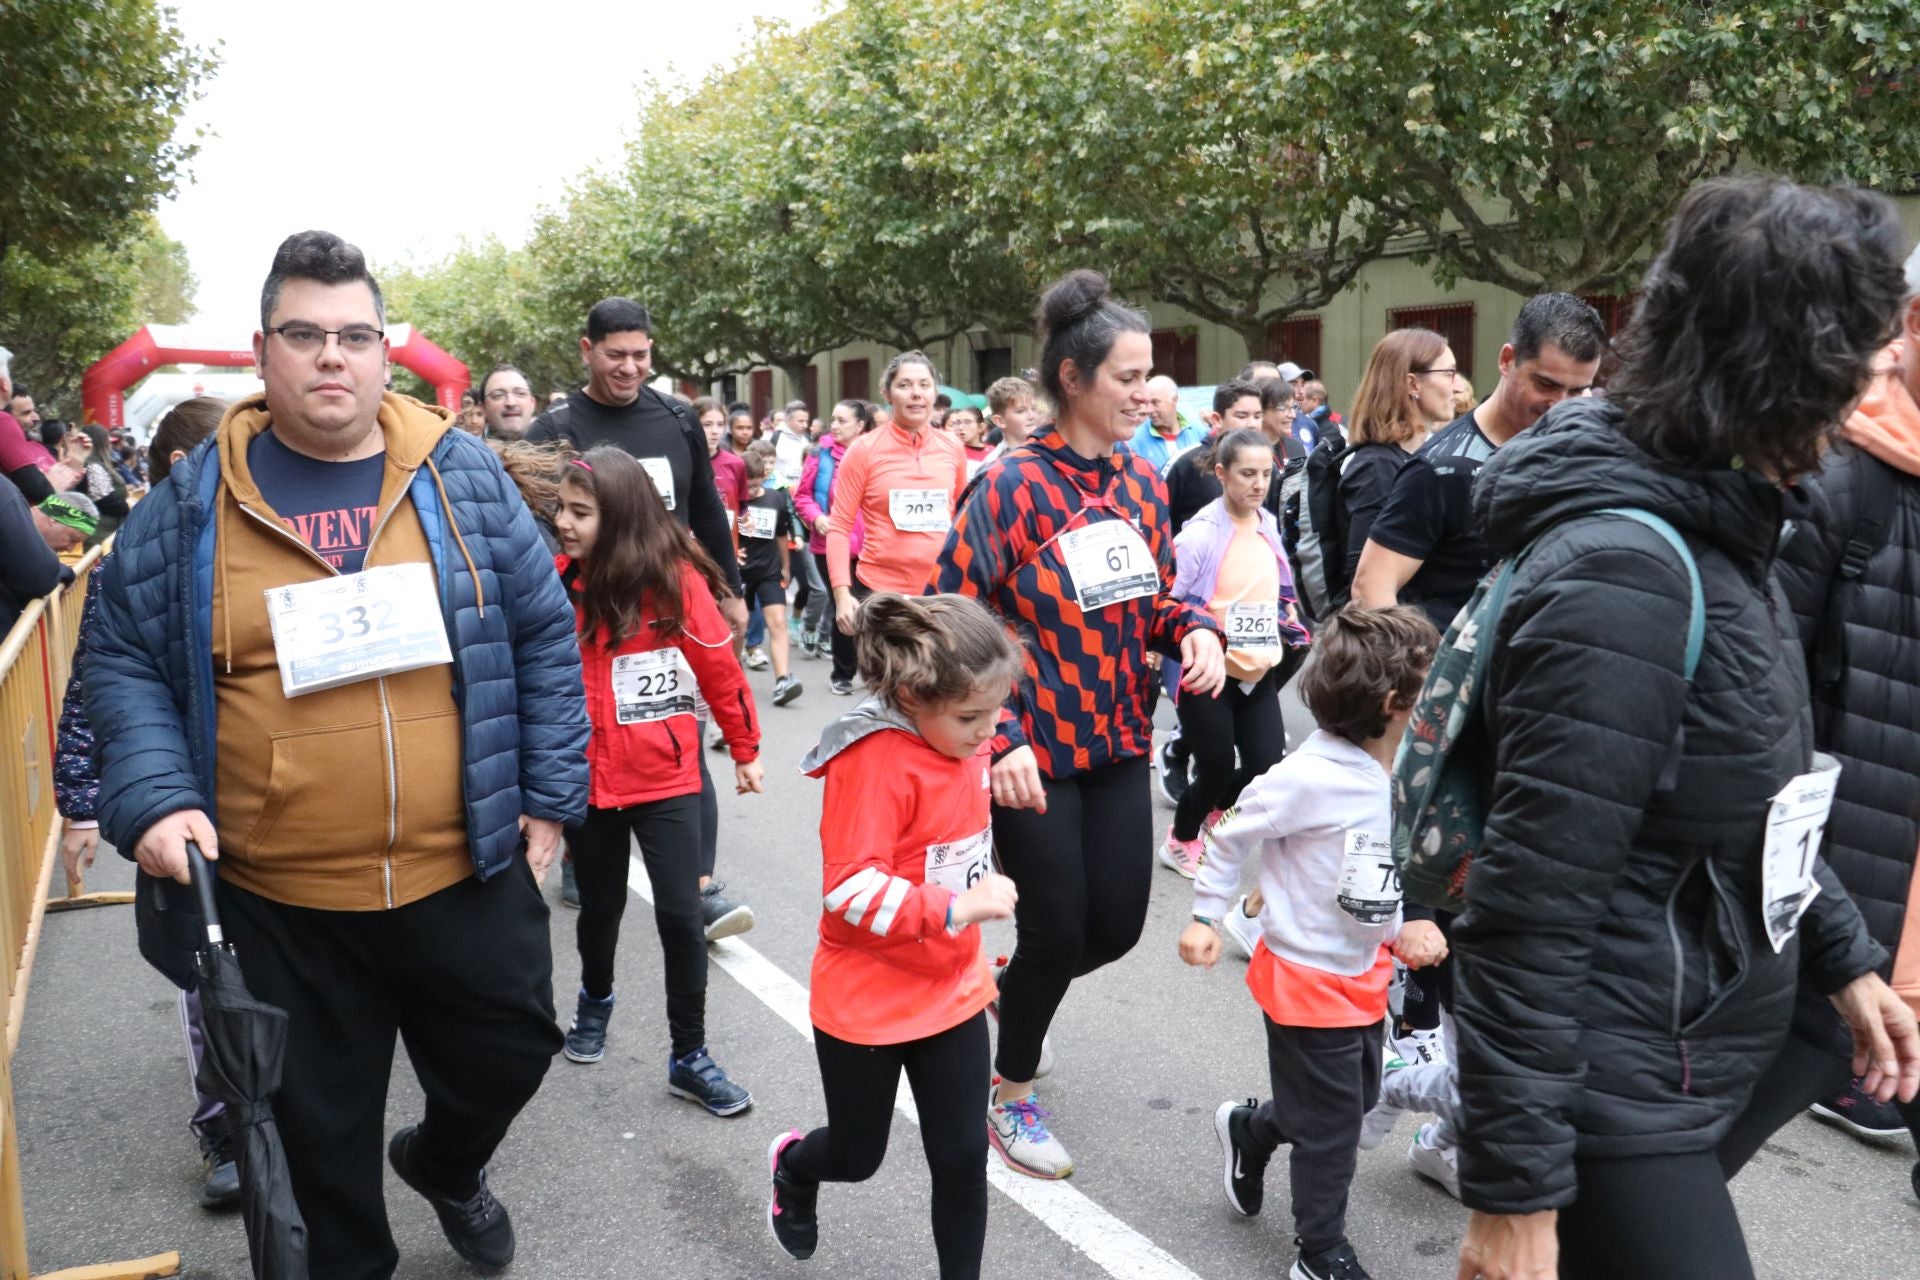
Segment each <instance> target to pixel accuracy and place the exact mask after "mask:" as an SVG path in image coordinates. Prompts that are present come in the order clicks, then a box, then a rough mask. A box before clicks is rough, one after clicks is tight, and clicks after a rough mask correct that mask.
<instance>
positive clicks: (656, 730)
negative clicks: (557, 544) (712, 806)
mask: <svg viewBox="0 0 1920 1280" xmlns="http://www.w3.org/2000/svg"><path fill="white" fill-rule="evenodd" d="M554 567H555V568H556V569H558V570H559V571H560V580H561V581H562V582H563V583H565V584H566V586H567V592H568V594H569V595H571V596H573V597H574V603H573V617H574V629H575V630H576V631H578V630H579V628H580V622H581V614H580V601H579V577H580V573H579V570H578V569H576V568H575V567H574V564H573V561H572V559H571V557H568V556H556V557H555V558H554ZM680 590H681V602H680V607H681V616H682V618H683V619H684V625H683V626H682V628H681V631H680V634H678V635H676V636H674V637H672V638H671V639H665V638H662V637H661V635H660V633H659V628H657V627H655V626H653V625H652V624H651V623H644V624H643V625H642V626H641V628H640V630H639V631H638V632H636V633H635V634H634V635H631V636H629V637H628V638H627V639H626V640H625V641H623V642H622V643H621V644H620V645H618V646H617V647H611V648H610V647H609V646H608V644H607V634H606V630H605V629H604V628H602V629H600V630H598V631H597V632H595V634H593V635H591V636H586V635H583V636H581V637H580V674H581V676H582V677H583V678H584V679H585V681H586V686H587V718H588V719H589V720H590V721H592V722H593V737H592V738H591V740H589V741H588V743H587V764H588V766H589V767H590V768H591V770H592V779H591V781H590V782H589V783H588V787H587V803H588V804H590V805H592V806H593V807H594V808H596V809H624V808H626V807H627V806H628V805H635V804H646V803H648V802H649V801H653V800H666V799H669V798H671V797H673V796H685V795H692V794H693V793H694V792H696V791H698V790H700V725H699V722H698V721H697V720H695V719H694V704H695V702H696V700H697V698H696V693H697V694H699V695H704V696H705V697H706V700H707V704H708V705H709V706H711V707H712V708H713V718H714V719H715V720H717V721H719V723H720V731H721V732H722V733H724V734H726V735H727V748H728V750H729V751H731V752H732V753H733V758H734V759H735V760H736V761H738V762H740V763H742V764H744V763H746V762H747V761H749V760H752V759H754V758H756V757H757V756H759V754H760V718H759V717H758V716H757V715H755V714H754V710H753V692H752V691H751V690H750V689H748V688H747V676H746V673H745V672H744V671H742V670H741V669H740V664H739V663H738V662H736V661H735V660H734V657H733V631H732V629H731V628H729V627H728V626H727V621H726V619H725V618H722V617H721V616H720V607H719V606H718V605H716V604H715V603H714V602H713V592H711V591H710V590H708V589H707V581H706V579H705V578H703V577H701V576H700V572H699V570H697V569H695V568H694V567H693V566H692V565H691V564H687V565H684V566H683V567H682V569H681V571H680ZM651 612H652V610H650V609H648V608H647V607H646V605H645V602H642V604H641V617H642V618H643V619H644V618H646V617H647V616H648V615H649V614H651ZM650 653H665V654H669V655H672V656H671V657H670V658H668V659H651V660H649V659H646V658H644V657H641V655H645V654H650ZM636 658H638V659H639V661H638V662H636V661H635V659H636ZM622 659H625V660H626V661H624V662H623V661H622ZM623 717H624V718H625V719H626V720H627V723H625V724H622V723H621V720H622V718H623Z"/></svg>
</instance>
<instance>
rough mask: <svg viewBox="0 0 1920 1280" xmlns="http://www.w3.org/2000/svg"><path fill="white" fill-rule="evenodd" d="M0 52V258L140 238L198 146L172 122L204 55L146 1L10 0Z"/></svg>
mask: <svg viewBox="0 0 1920 1280" xmlns="http://www.w3.org/2000/svg"><path fill="white" fill-rule="evenodd" d="M0 50H3V51H4V65H5V68H6V74H5V77H4V79H5V85H6V97H5V105H4V107H0V156H4V157H5V164H6V171H7V181H6V182H5V183H3V184H0V259H6V258H7V257H8V256H9V254H10V253H11V252H12V251H15V250H20V251H25V252H27V253H29V254H31V255H33V256H34V257H35V258H36V259H37V260H39V261H41V262H52V261H54V260H55V259H56V257H57V255H61V254H65V253H85V252H89V251H90V250H91V247H92V246H96V245H112V244H117V243H119V242H121V241H122V240H125V239H129V238H132V237H135V236H137V235H139V234H140V231H141V228H140V225H139V216H140V215H141V214H144V213H147V212H149V211H151V210H152V209H153V208H154V207H155V205H156V204H157V202H158V201H159V200H161V199H163V198H165V197H166V196H169V195H171V194H172V193H173V192H174V190H175V189H176V188H177V187H178V185H179V183H180V182H181V180H182V179H183V178H184V177H185V174H186V165H187V162H188V161H189V160H190V159H191V158H192V156H193V153H194V149H195V148H194V146H193V144H192V143H190V142H188V143H182V142H179V141H176V140H175V139H174V130H175V126H176V125H178V123H179V121H180V117H181V114H182V113H183V112H184V111H185V110H186V107H187V105H188V104H189V103H191V102H192V101H193V100H194V99H195V98H197V97H198V96H199V94H200V86H201V85H202V83H203V82H204V81H205V79H206V77H207V75H208V74H209V73H210V72H211V70H212V68H213V60H212V58H211V57H210V56H209V55H208V54H207V53H206V52H205V51H203V50H200V49H198V48H195V47H194V46H192V45H190V44H188V43H187V41H186V40H185V38H184V37H182V35H181V34H180V31H179V30H178V29H177V28H176V27H175V25H174V20H173V14H172V11H171V10H168V9H164V8H162V7H161V6H160V5H158V4H156V3H154V0H8V2H7V3H5V4H0Z"/></svg>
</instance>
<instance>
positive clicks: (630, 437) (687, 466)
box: [527, 298, 747, 635]
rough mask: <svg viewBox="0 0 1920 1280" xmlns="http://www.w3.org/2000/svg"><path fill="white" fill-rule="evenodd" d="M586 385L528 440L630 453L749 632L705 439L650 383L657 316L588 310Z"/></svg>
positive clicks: (625, 305)
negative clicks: (716, 574) (722, 582)
mask: <svg viewBox="0 0 1920 1280" xmlns="http://www.w3.org/2000/svg"><path fill="white" fill-rule="evenodd" d="M580 358H581V359H582V360H583V361H584V362H585V363H586V366H587V385H586V387H585V388H583V389H582V390H579V391H576V392H574V393H573V394H572V395H570V396H568V397H567V399H566V403H564V404H558V405H555V406H554V407H552V408H551V409H548V410H547V411H546V412H545V413H543V414H541V415H540V416H539V417H538V418H535V419H534V420H533V426H531V427H530V428H528V430H527V439H528V440H530V441H532V442H533V443H535V444H541V443H544V442H548V441H553V440H564V441H566V442H567V443H568V444H569V445H572V446H573V448H574V449H575V450H576V451H577V452H580V453H585V452H586V451H587V450H589V449H592V448H594V447H595V446H596V445H603V444H610V445H614V446H616V447H617V448H621V449H625V450H626V451H627V452H628V453H630V454H632V455H633V456H634V457H636V458H638V459H639V460H640V465H641V466H643V467H645V468H646V469H647V475H648V476H649V477H650V478H651V479H652V480H653V487H654V488H656V489H658V490H659V491H660V496H661V498H662V499H664V500H665V501H666V504H667V510H669V511H671V512H673V514H674V518H675V519H677V520H679V521H680V523H681V524H682V525H684V526H686V527H687V528H689V529H691V530H693V536H694V537H696V538H698V539H699V540H700V545H701V546H703V547H705V548H706V549H707V554H708V555H710V556H712V557H713V559H714V563H715V564H717V565H719V566H720V572H721V573H723V574H725V575H726V578H727V585H728V586H730V587H731V588H732V589H733V595H732V597H730V598H728V599H725V600H722V601H720V612H721V613H722V614H724V615H725V617H726V619H727V622H728V623H729V624H730V625H731V626H732V627H733V629H734V633H735V634H736V635H737V634H739V633H740V632H742V631H743V630H745V629H746V625H747V606H746V602H745V601H744V600H742V599H741V598H740V564H739V561H738V560H737V559H736V557H735V555H734V550H733V531H732V523H731V521H730V520H729V519H728V517H727V509H726V507H725V506H723V505H722V504H721V502H720V490H719V489H717V488H716V487H715V486H714V483H713V463H712V461H711V460H710V459H709V457H708V455H707V441H706V437H705V436H704V435H702V434H701V432H700V428H699V425H698V424H696V423H695V422H694V421H693V419H692V417H691V416H690V415H689V414H688V413H687V411H686V408H685V407H684V406H683V405H681V404H680V402H679V401H677V400H673V399H671V398H669V397H667V396H663V395H661V394H660V393H659V392H658V391H655V390H654V389H653V388H652V387H649V386H648V385H647V379H648V378H649V377H651V376H652V373H653V318H652V317H651V316H649V315H648V314H647V309H646V308H645V307H643V306H641V305H640V304H639V303H637V302H635V301H633V300H632V299H630V298H603V299H601V300H600V301H599V302H596V303H594V305H593V310H591V311H589V312H587V330H586V332H585V333H584V334H582V335H581V338H580Z"/></svg>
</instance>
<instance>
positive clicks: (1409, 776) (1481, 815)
mask: <svg viewBox="0 0 1920 1280" xmlns="http://www.w3.org/2000/svg"><path fill="white" fill-rule="evenodd" d="M1594 514H1595V515H1606V516H1623V517H1625V518H1626V519H1628V520H1637V521H1639V522H1640V523H1641V524H1643V525H1645V526H1647V528H1649V529H1652V530H1653V531H1654V532H1655V533H1657V534H1659V535H1660V536H1661V537H1662V538H1664V539H1666V541H1667V544H1668V545H1669V546H1671V547H1672V548H1673V549H1674V550H1675V551H1677V552H1678V553H1679V554H1680V559H1681V562H1682V563H1684V564H1685V565H1686V568H1687V580H1688V582H1689V584H1690V586H1691V588H1692V591H1693V616H1692V618H1691V620H1690V621H1689V622H1688V624H1687V658H1686V678H1687V680H1688V681H1689V682H1691V681H1692V680H1693V673H1694V671H1695V670H1696V669H1697V668H1698V667H1699V665H1700V649H1701V646H1702V644H1703V643H1704V642H1705V639H1706V632H1707V607H1706V598H1705V596H1704V594H1703V593H1702V591H1701V588H1700V566H1699V565H1698V564H1696V563H1695V562H1694V558H1693V553H1692V552H1691V551H1689V550H1687V544H1686V542H1685V541H1684V540H1683V539H1682V538H1681V537H1680V534H1679V532H1678V531H1677V530H1676V529H1675V528H1674V527H1673V526H1672V525H1670V524H1668V523H1667V522H1666V521H1665V520H1662V519H1661V518H1660V517H1659V516H1656V515H1654V514H1653V513H1652V512H1649V511H1640V510H1636V509H1634V508H1631V507H1609V508H1606V509H1605V510H1603V511H1598V512H1595V513H1594ZM1531 549H1532V547H1531V546H1528V547H1525V548H1522V549H1521V551H1520V552H1519V554H1517V555H1515V556H1513V557H1511V558H1510V559H1508V560H1506V561H1505V562H1504V563H1502V564H1501V565H1500V567H1499V568H1497V569H1495V570H1494V571H1493V572H1492V573H1491V574H1489V575H1488V576H1487V578H1486V580H1485V581H1484V582H1482V583H1481V584H1480V587H1479V589H1478V590H1476V591H1475V592H1474V594H1473V598H1472V599H1471V600H1469V601H1467V605H1466V607H1465V608H1464V609H1462V610H1461V611H1460V613H1459V616H1458V617H1456V618H1454V620H1453V625H1452V626H1450V627H1448V628H1447V636H1446V639H1445V640H1443V641H1442V642H1441V644H1440V651H1439V652H1438V653H1437V654H1435V655H1434V659H1433V667H1432V669H1431V670H1430V671H1428V672H1427V682H1426V685H1425V687H1424V688H1422V689H1421V691H1420V699H1419V701H1418V702H1416V703H1415V704H1414V709H1413V719H1412V721H1411V722H1410V723H1409V724H1408V726H1407V736H1406V737H1404V738H1402V739H1401V740H1400V750H1399V753H1398V754H1397V755H1396V756H1395V757H1394V761H1393V861H1394V865H1395V866H1397V867H1398V868H1399V869H1400V887H1401V891H1402V892H1403V893H1404V894H1405V895H1406V897H1408V898H1409V899H1411V900H1412V901H1414V902H1417V903H1420V904H1422V905H1424V906H1429V907H1434V908H1437V909H1439V910H1442V911H1452V912H1457V911H1459V910H1460V909H1461V908H1462V907H1463V906H1465V904H1466V896H1465V895H1466V887H1467V872H1468V871H1469V870H1470V869H1471V868H1472V866H1473V856H1474V854H1475V853H1477V852H1479V849H1480V841H1481V837H1482V836H1483V835H1484V833H1485V831H1486V825H1487V801H1488V790H1489V783H1490V781H1491V779H1492V774H1493V751H1492V743H1491V742H1490V741H1489V735H1488V733H1487V727H1486V717H1485V716H1484V715H1483V714H1481V704H1480V701H1479V696H1480V691H1481V688H1482V687H1483V686H1484V685H1485V684H1486V679H1487V668H1488V665H1489V664H1490V662H1491V660H1492V650H1493V635H1494V629H1495V627H1496V626H1498V624H1499V621H1500V611H1501V610H1502V609H1503V608H1505V606H1506V603H1507V592H1508V590H1509V589H1510V588H1511V587H1512V586H1513V575H1514V571H1515V570H1517V569H1518V568H1519V567H1520V562H1521V561H1522V560H1524V559H1526V556H1527V552H1528V551H1530V550H1531Z"/></svg>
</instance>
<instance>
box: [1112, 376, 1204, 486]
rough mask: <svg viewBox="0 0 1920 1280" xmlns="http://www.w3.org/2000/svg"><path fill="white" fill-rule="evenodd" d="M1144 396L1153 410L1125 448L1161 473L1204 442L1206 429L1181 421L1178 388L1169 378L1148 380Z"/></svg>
mask: <svg viewBox="0 0 1920 1280" xmlns="http://www.w3.org/2000/svg"><path fill="white" fill-rule="evenodd" d="M1147 394H1148V395H1150V396H1152V397H1153V404H1152V408H1150V409H1149V410H1148V411H1147V420H1146V421H1145V422H1143V423H1141V424H1140V429H1139V430H1138V431H1135V432H1134V433H1133V439H1132V440H1129V441H1128V442H1127V445H1126V448H1127V449H1128V451H1129V452H1131V453H1132V454H1133V455H1134V456H1135V457H1137V458H1139V459H1140V460H1141V461H1143V462H1145V463H1146V464H1147V465H1148V466H1150V467H1152V468H1153V469H1154V470H1155V471H1159V472H1164V471H1165V470H1166V469H1167V464H1168V463H1169V462H1171V461H1173V460H1174V459H1175V458H1177V457H1179V456H1180V455H1181V454H1183V453H1185V452H1186V451H1187V450H1189V449H1191V448H1193V447H1194V446H1195V445H1197V444H1199V443H1200V442H1201V441H1203V440H1205V439H1206V438H1207V429H1206V427H1204V426H1202V425H1200V424H1199V423H1194V424H1192V425H1188V424H1186V423H1183V422H1181V421H1180V384H1179V383H1177V382H1175V381H1174V380H1173V379H1172V378H1169V377H1167V376H1166V375H1165V374H1162V375H1161V376H1159V377H1157V378H1150V379H1148V380H1147Z"/></svg>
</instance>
